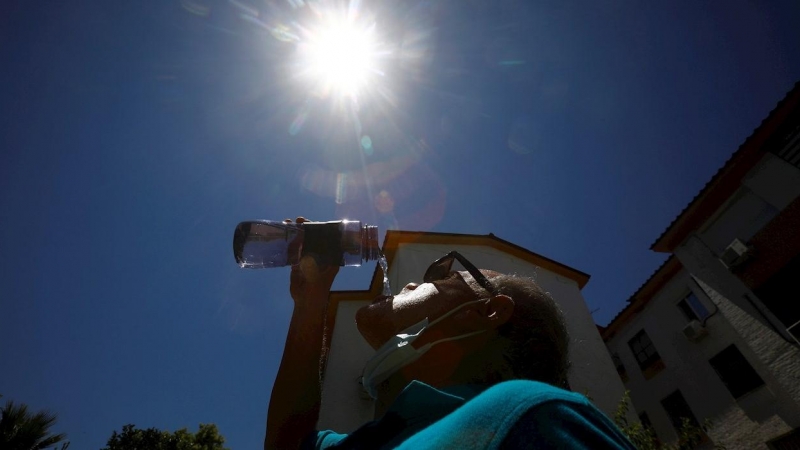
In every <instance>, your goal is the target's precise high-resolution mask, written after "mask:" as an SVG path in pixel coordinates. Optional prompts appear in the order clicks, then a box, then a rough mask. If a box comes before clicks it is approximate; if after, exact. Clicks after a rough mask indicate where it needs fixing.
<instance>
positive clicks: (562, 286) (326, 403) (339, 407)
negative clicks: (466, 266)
mask: <svg viewBox="0 0 800 450" xmlns="http://www.w3.org/2000/svg"><path fill="white" fill-rule="evenodd" d="M451 250H454V248H452V246H443V245H427V244H426V245H421V244H404V245H401V246H400V248H399V249H398V251H397V254H396V255H395V259H394V261H393V263H392V265H391V267H390V268H389V281H390V283H391V286H392V292H395V293H397V292H399V291H400V290H401V289H402V288H403V286H404V285H405V284H406V283H409V282H418V281H419V280H420V279H421V278H422V275H423V272H424V271H425V269H426V268H427V267H428V265H430V263H431V262H433V261H434V260H436V259H437V258H439V257H441V256H443V255H444V254H446V253H447V252H449V251H451ZM455 250H458V251H459V252H461V253H462V254H463V255H464V256H465V257H466V258H468V259H469V260H470V261H472V262H473V263H474V264H475V265H476V266H478V267H481V268H491V269H492V270H496V271H498V272H504V273H516V274H518V275H524V276H532V277H534V278H535V279H536V280H537V282H538V283H539V285H540V286H542V288H543V289H544V290H545V291H547V292H549V293H550V294H551V295H552V296H553V298H554V299H555V300H556V301H557V302H558V304H559V305H560V306H561V308H562V310H563V311H564V314H565V316H566V320H567V328H568V331H569V332H570V337H571V339H572V348H571V354H570V355H571V360H572V363H573V365H572V369H571V371H570V374H569V381H570V385H571V387H572V389H573V390H574V391H576V392H580V393H584V394H587V395H589V396H590V397H591V398H592V400H593V401H594V402H595V404H596V405H597V406H598V407H599V408H600V409H601V410H603V411H605V412H606V413H607V414H609V415H612V414H613V412H614V410H615V408H616V405H617V403H618V402H619V400H620V399H621V398H622V395H623V386H622V383H621V382H620V380H619V377H618V376H617V374H616V371H615V369H614V366H613V363H612V362H611V359H610V357H609V355H608V352H607V351H606V349H605V345H604V343H603V341H602V338H601V337H600V335H599V333H598V331H597V327H596V326H595V324H594V321H593V320H592V317H591V314H590V312H589V309H588V307H587V306H586V303H585V302H584V300H583V297H582V295H581V292H580V289H579V288H578V285H577V283H576V282H575V281H573V280H570V279H567V278H564V277H562V276H559V275H557V274H554V273H552V272H549V271H546V270H544V269H541V268H538V267H536V266H534V265H532V264H530V263H528V262H527V261H524V260H521V259H519V258H516V257H513V256H510V255H508V254H506V253H503V252H501V251H499V250H496V249H494V248H492V247H488V246H478V245H476V246H461V247H459V248H456V249H455ZM364 304H366V302H353V301H344V302H340V304H339V308H338V311H337V316H336V327H335V329H334V332H333V337H332V341H331V350H330V356H329V359H328V366H327V369H326V373H325V381H324V384H323V392H322V407H321V411H320V420H319V424H318V425H319V427H320V428H321V429H334V430H337V431H339V432H348V431H352V430H353V429H355V428H357V427H358V426H359V425H361V424H363V423H364V422H365V421H367V420H371V419H372V415H373V410H374V406H373V404H372V402H371V401H368V400H364V399H363V398H362V397H361V396H360V395H359V391H360V388H359V386H358V378H359V376H360V375H361V370H362V368H363V366H364V363H365V362H366V360H367V359H368V358H369V357H370V356H371V355H372V353H373V351H372V349H371V348H370V347H369V346H368V345H367V344H366V343H365V342H364V340H363V338H362V337H361V335H360V334H359V333H358V330H357V329H356V326H355V320H354V317H355V312H356V310H357V309H358V308H359V307H361V306H362V305H364Z"/></svg>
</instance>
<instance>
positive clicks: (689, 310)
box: [678, 292, 709, 321]
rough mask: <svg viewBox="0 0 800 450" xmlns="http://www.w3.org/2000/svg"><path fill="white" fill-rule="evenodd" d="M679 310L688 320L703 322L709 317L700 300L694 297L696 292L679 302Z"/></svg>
mask: <svg viewBox="0 0 800 450" xmlns="http://www.w3.org/2000/svg"><path fill="white" fill-rule="evenodd" d="M678 309H680V310H681V312H682V313H683V315H684V316H685V317H686V320H697V321H703V320H705V319H706V318H707V317H708V316H709V313H708V310H707V309H706V307H705V306H703V303H701V302H700V299H699V298H697V296H696V295H694V292H692V293H690V294H689V295H687V296H686V298H684V299H683V300H681V301H679V302H678Z"/></svg>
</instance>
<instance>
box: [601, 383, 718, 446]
mask: <svg viewBox="0 0 800 450" xmlns="http://www.w3.org/2000/svg"><path fill="white" fill-rule="evenodd" d="M630 397H631V392H630V391H625V394H624V395H623V396H622V400H620V402H619V405H617V411H616V412H615V413H614V423H615V424H617V427H619V429H620V430H621V431H622V432H623V433H625V435H626V436H628V439H630V440H631V442H632V443H633V445H634V446H636V448H638V449H639V450H656V449H659V450H692V449H694V448H696V447H697V446H698V445H700V443H702V442H703V441H704V440H705V439H707V437H706V431H707V430H708V429H709V428H711V422H710V421H708V420H706V421H705V422H704V423H703V427H699V426H697V425H695V424H693V423H692V421H691V420H689V419H688V418H686V417H684V418H683V419H682V424H681V428H680V429H679V430H678V440H677V441H676V442H673V443H672V444H666V445H665V444H662V443H661V441H659V440H658V437H656V434H655V432H653V429H652V428H650V427H646V426H644V425H642V424H641V422H638V421H636V422H634V423H629V422H628V408H629V406H628V404H629V403H628V402H629V400H630ZM714 448H716V449H724V448H725V447H724V446H721V445H715V446H714Z"/></svg>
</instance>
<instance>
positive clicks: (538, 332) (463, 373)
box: [264, 252, 633, 449]
mask: <svg viewBox="0 0 800 450" xmlns="http://www.w3.org/2000/svg"><path fill="white" fill-rule="evenodd" d="M454 260H458V261H459V262H460V263H461V264H462V266H464V268H465V269H467V270H466V271H461V272H456V271H451V266H452V264H453V261H454ZM337 273H338V267H324V268H319V267H317V266H316V265H315V263H314V261H313V260H312V259H310V258H307V259H305V260H304V261H302V262H301V264H300V265H299V266H295V267H293V268H292V273H291V284H290V291H291V294H292V298H293V299H294V301H295V306H294V313H293V315H292V319H291V323H290V326H289V333H288V336H287V340H286V347H285V349H284V354H283V359H282V360H281V366H280V369H279V371H278V375H277V378H276V380H275V385H274V386H273V390H272V397H271V399H270V405H269V414H268V418H267V436H266V440H265V443H264V447H265V448H266V449H273V448H274V449H295V448H320V449H322V448H336V449H350V448H353V449H356V448H358V449H373V448H374V449H379V448H404V449H405V448H408V449H424V448H431V449H439V448H452V449H471V448H476V449H477V448H481V449H483V448H492V449H495V448H497V449H513V448H587V449H588V448H633V446H632V445H631V444H630V442H629V441H628V440H627V438H625V436H624V435H622V433H621V432H620V431H619V430H618V429H617V428H616V427H615V426H614V425H613V424H612V423H611V422H610V421H609V420H608V418H607V417H605V416H604V415H603V414H602V413H601V412H600V411H598V410H597V409H596V408H595V407H594V406H592V405H591V404H590V403H589V402H588V400H587V399H586V398H585V397H584V396H582V395H579V394H575V393H571V392H568V391H566V390H564V389H560V388H559V387H557V386H562V387H563V386H566V374H567V369H568V340H569V338H568V336H567V332H566V328H565V325H564V320H563V317H562V315H561V312H560V310H559V308H558V306H557V305H556V304H555V302H554V301H553V300H552V299H551V298H550V297H549V295H547V294H546V293H544V292H543V291H542V290H541V289H540V288H539V287H538V285H536V283H535V282H533V280H530V279H527V278H521V277H514V276H509V275H503V274H499V273H497V272H492V271H488V270H478V269H477V268H475V266H474V265H472V264H471V263H470V262H469V261H467V260H466V259H465V258H464V257H463V256H461V255H460V254H458V252H450V253H449V254H447V255H446V256H444V257H443V258H441V259H439V260H437V261H435V262H434V263H433V264H432V265H431V266H430V267H429V268H428V270H427V271H426V272H425V275H424V277H423V281H424V282H423V283H422V284H415V283H410V284H408V285H406V286H405V287H404V288H403V290H402V291H401V292H400V293H399V294H397V295H396V296H393V297H378V298H377V299H375V301H374V302H373V303H372V304H370V305H367V306H365V307H363V308H361V309H360V310H359V311H358V313H357V314H356V324H357V326H358V329H359V331H360V332H361V334H362V335H363V337H364V338H365V339H366V340H367V342H368V343H369V344H370V345H371V346H372V347H373V348H375V349H376V354H375V356H373V358H371V359H370V361H368V363H367V365H366V367H365V368H364V374H363V384H364V387H365V389H366V390H367V391H368V392H369V393H370V395H372V396H373V398H375V399H376V412H377V414H376V416H377V417H378V419H377V420H375V421H373V422H370V423H367V424H365V425H364V426H362V427H361V428H359V429H358V430H356V431H354V432H352V433H350V434H349V435H343V434H337V433H334V432H332V431H317V430H316V422H317V419H318V417H319V407H320V397H321V385H322V381H321V371H322V368H323V367H324V365H325V364H324V362H325V351H326V344H323V333H324V323H325V315H326V312H327V305H328V296H329V292H330V287H331V285H332V283H333V280H334V278H335V276H336V274H337Z"/></svg>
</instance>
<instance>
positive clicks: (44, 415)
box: [0, 396, 69, 450]
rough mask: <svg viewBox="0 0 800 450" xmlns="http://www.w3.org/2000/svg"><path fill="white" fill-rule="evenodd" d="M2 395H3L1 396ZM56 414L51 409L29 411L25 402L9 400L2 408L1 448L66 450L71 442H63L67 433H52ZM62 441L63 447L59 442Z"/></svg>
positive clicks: (0, 410) (15, 449) (0, 423)
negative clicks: (55, 449)
mask: <svg viewBox="0 0 800 450" xmlns="http://www.w3.org/2000/svg"><path fill="white" fill-rule="evenodd" d="M0 397H2V396H0ZM55 423H56V415H55V414H53V413H51V412H49V411H46V410H45V411H39V412H37V413H36V414H33V413H31V412H30V411H28V405H26V404H24V403H20V404H14V402H12V401H10V400H9V401H7V402H6V404H5V406H3V407H2V409H0V448H1V449H3V450H40V449H41V450H44V449H48V448H60V449H61V450H66V448H67V447H69V442H62V441H64V439H66V437H67V435H66V434H64V433H61V434H51V433H50V427H52V426H53V425H55ZM59 443H61V447H58V446H57V444H59Z"/></svg>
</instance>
